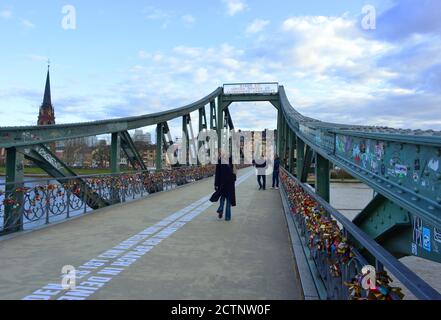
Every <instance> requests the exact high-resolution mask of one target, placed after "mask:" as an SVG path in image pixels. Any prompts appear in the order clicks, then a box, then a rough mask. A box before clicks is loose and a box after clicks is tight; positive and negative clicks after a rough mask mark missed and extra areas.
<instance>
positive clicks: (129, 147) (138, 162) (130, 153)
mask: <svg viewBox="0 0 441 320" xmlns="http://www.w3.org/2000/svg"><path fill="white" fill-rule="evenodd" d="M119 136H120V138H121V148H122V150H123V151H124V153H125V155H126V156H127V159H128V160H129V162H130V164H131V165H132V167H133V168H134V169H135V170H142V171H145V170H147V166H146V164H145V163H144V160H143V159H142V157H141V155H140V154H139V152H138V150H137V149H136V147H135V143H134V142H133V140H132V138H131V137H130V134H129V133H128V132H127V131H123V132H120V133H119Z"/></svg>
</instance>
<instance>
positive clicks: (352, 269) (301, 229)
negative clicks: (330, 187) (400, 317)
mask: <svg viewBox="0 0 441 320" xmlns="http://www.w3.org/2000/svg"><path fill="white" fill-rule="evenodd" d="M281 181H282V189H281V192H282V196H283V197H284V198H285V200H286V202H287V204H288V206H289V210H290V215H291V217H292V219H293V221H294V224H295V226H296V229H297V232H298V233H299V236H300V238H301V239H302V241H303V243H302V245H303V246H304V248H305V249H306V250H304V251H305V252H309V255H310V258H311V259H312V261H313V263H314V268H313V269H314V270H315V271H316V273H317V274H315V275H313V276H314V277H315V278H316V279H318V281H320V283H319V284H316V286H317V287H322V288H325V289H324V291H325V292H322V293H321V298H322V299H329V300H346V299H355V300H361V299H368V300H400V299H402V298H403V294H402V292H401V288H398V287H393V286H392V285H391V283H392V279H391V278H390V277H389V276H388V273H387V271H388V272H390V273H391V274H393V275H394V276H395V277H396V279H398V280H399V281H400V282H401V283H402V284H403V285H404V286H405V287H406V288H407V289H408V290H409V291H410V292H411V293H412V294H414V295H415V296H416V297H417V298H419V299H424V300H440V299H441V295H440V294H439V293H438V292H437V291H436V290H435V289H433V288H432V287H431V286H430V285H428V284H427V283H426V282H424V281H423V280H422V279H421V278H419V277H418V276H417V275H416V274H415V273H414V272H412V271H411V270H410V269H408V268H407V267H406V266H405V265H404V264H402V263H401V262H400V261H398V260H397V259H396V258H395V257H393V256H392V255H391V254H390V253H389V252H388V251H386V250H385V249H384V248H383V247H381V246H380V245H379V244H378V243H376V242H375V241H374V240H373V239H372V238H370V237H369V236H368V235H367V234H366V233H364V232H363V231H362V230H361V229H359V228H358V227H357V226H356V225H355V224H353V223H352V222H351V221H350V220H349V219H348V218H346V217H345V216H343V215H342V214H341V213H340V212H338V211H337V210H336V209H334V208H333V207H332V206H331V205H330V204H329V203H327V202H326V201H325V200H323V199H322V198H321V197H319V196H318V195H317V194H316V193H315V192H314V190H313V189H312V187H311V186H309V185H306V184H303V183H301V182H300V181H299V180H298V179H297V178H296V177H295V176H293V175H292V174H290V173H289V172H288V171H286V170H285V169H283V168H282V171H281ZM356 244H357V245H358V247H359V246H361V247H363V248H364V249H365V250H366V251H367V252H369V255H370V256H371V257H372V259H373V260H372V261H371V260H370V261H367V259H366V258H365V256H366V255H362V254H360V252H359V250H357V249H356ZM369 262H370V263H369ZM370 264H372V265H373V267H375V269H376V283H375V286H374V287H372V288H369V289H365V288H364V287H363V285H362V284H363V279H364V277H365V276H366V274H363V273H362V269H363V267H365V266H368V265H370ZM386 270H387V271H386ZM319 294H320V293H319Z"/></svg>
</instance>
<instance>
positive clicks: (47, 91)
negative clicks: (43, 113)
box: [43, 65, 52, 108]
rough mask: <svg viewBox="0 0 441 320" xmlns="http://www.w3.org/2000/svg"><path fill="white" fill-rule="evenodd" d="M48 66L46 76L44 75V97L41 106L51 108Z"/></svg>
mask: <svg viewBox="0 0 441 320" xmlns="http://www.w3.org/2000/svg"><path fill="white" fill-rule="evenodd" d="M49 68H50V66H49V65H48V67H47V77H46V88H45V89H44V98H43V107H49V106H50V107H51V108H52V99H51V80H50V74H49Z"/></svg>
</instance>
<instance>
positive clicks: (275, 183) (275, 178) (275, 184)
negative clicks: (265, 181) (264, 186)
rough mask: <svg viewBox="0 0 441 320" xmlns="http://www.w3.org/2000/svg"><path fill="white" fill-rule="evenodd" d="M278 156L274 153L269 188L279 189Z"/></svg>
mask: <svg viewBox="0 0 441 320" xmlns="http://www.w3.org/2000/svg"><path fill="white" fill-rule="evenodd" d="M279 174H280V158H279V156H278V155H277V154H276V156H275V158H274V167H273V187H272V188H271V189H274V188H275V189H276V190H279Z"/></svg>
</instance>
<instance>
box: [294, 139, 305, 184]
mask: <svg viewBox="0 0 441 320" xmlns="http://www.w3.org/2000/svg"><path fill="white" fill-rule="evenodd" d="M296 140H297V141H296V145H297V146H296V153H297V158H296V171H297V178H298V179H300V178H301V177H302V171H303V164H304V163H305V142H303V140H302V139H300V138H299V137H296Z"/></svg>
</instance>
